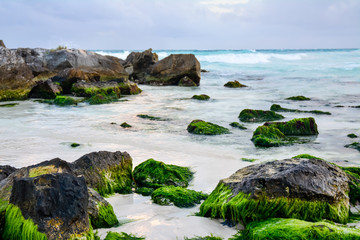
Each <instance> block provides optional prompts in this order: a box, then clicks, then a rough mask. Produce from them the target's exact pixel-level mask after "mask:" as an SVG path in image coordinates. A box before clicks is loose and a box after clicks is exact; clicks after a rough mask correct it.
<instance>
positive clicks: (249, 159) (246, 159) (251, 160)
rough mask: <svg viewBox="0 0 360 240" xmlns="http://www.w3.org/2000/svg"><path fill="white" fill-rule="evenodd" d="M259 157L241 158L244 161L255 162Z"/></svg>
mask: <svg viewBox="0 0 360 240" xmlns="http://www.w3.org/2000/svg"><path fill="white" fill-rule="evenodd" d="M256 160H257V159H255V158H241V161H244V162H255V161H256Z"/></svg>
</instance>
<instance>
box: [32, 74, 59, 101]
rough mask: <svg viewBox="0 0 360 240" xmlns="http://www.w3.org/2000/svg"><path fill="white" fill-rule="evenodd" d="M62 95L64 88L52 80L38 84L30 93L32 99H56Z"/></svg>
mask: <svg viewBox="0 0 360 240" xmlns="http://www.w3.org/2000/svg"><path fill="white" fill-rule="evenodd" d="M61 93H62V88H61V87H60V86H59V85H57V84H55V83H53V81H51V80H50V79H48V80H46V81H40V82H38V83H37V84H36V85H35V86H34V87H33V88H32V89H31V91H30V93H29V97H30V98H44V99H54V98H56V96H57V95H60V94H61Z"/></svg>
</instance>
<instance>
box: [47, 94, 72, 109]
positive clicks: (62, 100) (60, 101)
mask: <svg viewBox="0 0 360 240" xmlns="http://www.w3.org/2000/svg"><path fill="white" fill-rule="evenodd" d="M50 101H51V100H50ZM52 103H53V104H54V105H57V106H61V107H64V106H72V105H77V101H76V100H75V99H73V98H72V97H67V96H56V98H55V99H54V101H53V102H52Z"/></svg>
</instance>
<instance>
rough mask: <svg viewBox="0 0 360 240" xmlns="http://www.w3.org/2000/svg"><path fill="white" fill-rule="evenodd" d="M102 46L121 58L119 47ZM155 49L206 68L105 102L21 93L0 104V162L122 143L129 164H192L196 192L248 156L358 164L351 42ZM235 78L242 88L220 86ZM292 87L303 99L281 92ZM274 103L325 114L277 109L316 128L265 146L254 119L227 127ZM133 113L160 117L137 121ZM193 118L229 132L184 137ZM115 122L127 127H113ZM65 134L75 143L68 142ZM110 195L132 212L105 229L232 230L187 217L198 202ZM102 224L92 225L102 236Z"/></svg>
mask: <svg viewBox="0 0 360 240" xmlns="http://www.w3.org/2000/svg"><path fill="white" fill-rule="evenodd" d="M102 52H103V53H106V54H111V55H114V56H120V57H122V58H125V57H126V55H127V54H128V52H126V51H107V52H106V51H102ZM157 52H158V54H159V56H160V58H163V57H166V56H168V55H169V54H170V53H179V52H181V53H182V52H191V53H194V54H195V55H196V56H197V58H198V59H199V60H200V62H201V65H202V68H203V69H206V70H209V71H210V72H207V73H202V79H201V86H200V87H190V88H187V87H176V86H167V87H156V86H144V85H141V86H140V88H141V89H142V90H143V93H141V94H140V95H138V96H129V97H126V98H124V100H128V101H122V102H117V103H112V104H107V105H98V106H88V105H80V106H78V107H56V106H51V105H46V104H41V103H38V102H33V101H22V102H19V103H20V104H19V105H17V106H15V107H12V108H0V141H1V143H2V144H1V145H0V164H2V165H4V164H10V165H12V166H15V167H22V166H26V165H30V164H35V163H39V162H41V161H44V160H49V159H52V158H55V157H60V158H62V159H64V160H67V161H74V160H76V159H77V158H79V157H80V156H82V155H84V154H86V153H89V152H92V151H100V150H108V151H117V150H119V151H127V152H128V153H130V155H131V156H132V158H133V160H134V166H136V165H137V164H139V163H140V162H142V161H144V160H146V159H148V158H154V159H157V160H160V161H163V162H165V163H171V164H177V165H182V166H189V167H191V168H192V170H194V171H195V172H196V173H195V178H194V180H193V181H192V182H191V186H190V188H191V189H195V190H201V191H204V192H211V191H212V190H213V189H214V188H215V186H216V184H217V183H218V181H219V180H220V179H222V178H225V177H228V176H229V175H231V174H232V173H234V172H235V171H236V170H238V169H239V168H242V167H244V166H247V165H249V164H253V163H249V162H243V161H241V158H255V159H259V160H258V161H257V162H262V161H269V160H275V159H284V158H289V157H292V156H295V155H297V154H301V153H309V154H311V155H315V156H318V157H321V158H324V159H327V160H329V161H332V162H336V163H338V164H343V165H356V166H358V165H359V163H360V161H359V160H360V153H359V152H358V151H357V150H354V149H348V148H344V145H345V144H349V143H351V142H354V141H360V140H359V138H358V139H350V138H348V137H347V136H346V135H347V134H349V133H355V134H357V135H360V126H359V122H360V109H359V108H350V107H349V106H356V105H360V57H359V56H360V50H356V49H353V50H305V51H304V50H302V51H300V50H292V51H289V50H263V51H157ZM236 79H237V80H239V81H240V82H241V83H243V84H245V85H248V86H249V87H248V88H242V89H228V88H225V87H223V85H224V84H225V83H226V82H227V81H230V80H236ZM194 94H208V95H209V96H210V97H211V99H210V100H209V101H205V102H203V101H197V100H192V99H190V98H191V97H192V96H193V95H194ZM297 95H304V96H307V97H310V98H311V99H312V100H311V101H304V102H297V101H288V100H284V99H285V98H286V97H290V96H297ZM273 103H277V104H280V105H281V106H282V107H285V108H296V109H302V110H315V109H316V110H322V111H329V112H331V113H332V115H331V116H327V115H313V114H307V113H282V114H283V115H284V116H285V117H286V118H285V120H290V119H293V118H299V117H308V116H311V117H314V118H315V120H316V122H317V124H318V128H319V133H320V134H319V135H318V137H317V138H314V139H312V141H311V142H309V143H307V144H301V145H300V144H298V145H292V146H284V147H278V148H270V149H259V148H255V147H254V145H253V144H252V142H251V141H250V139H251V137H252V132H253V131H254V130H255V129H256V127H257V126H259V125H261V124H262V123H245V124H244V125H245V126H246V127H247V128H248V129H247V130H238V129H232V128H231V127H230V126H228V124H229V123H231V122H233V121H237V120H238V119H237V116H238V115H239V113H240V111H241V110H242V109H244V108H253V109H264V110H266V109H269V108H270V106H271V105H272V104H273ZM337 105H343V106H345V107H342V108H338V107H335V106H337ZM137 114H149V115H153V116H157V117H162V118H167V119H169V121H150V120H146V119H140V118H138V117H136V115H137ZM194 119H202V120H205V121H210V122H213V123H216V124H219V125H222V126H225V127H229V128H230V130H231V131H232V134H228V135H221V136H195V135H190V134H188V133H187V131H186V127H187V125H188V124H189V123H190V122H191V121H192V120H194ZM111 122H115V123H117V124H116V125H112V124H110V123H111ZM122 122H127V123H129V124H131V125H132V126H133V128H131V129H123V128H121V127H120V126H119V124H121V123H122ZM72 142H78V143H80V144H81V146H80V147H79V148H71V147H70V146H69V145H70V144H71V143H72ZM109 201H110V202H111V203H112V204H113V206H114V209H115V212H116V214H117V216H118V217H119V219H120V220H134V221H133V222H131V223H127V224H124V225H122V226H120V227H118V228H115V229H111V230H112V231H119V232H121V231H125V232H128V233H135V234H138V235H145V236H147V239H182V237H183V236H187V237H192V236H194V235H208V234H210V233H213V234H214V235H218V236H223V237H226V238H227V237H229V236H230V235H232V234H234V233H236V228H229V227H227V226H223V225H221V224H220V223H219V221H217V220H210V219H204V218H199V217H195V216H190V215H193V213H194V212H196V211H198V207H197V208H190V209H179V208H176V207H173V206H170V207H163V206H157V205H156V204H152V203H151V201H150V198H149V197H142V196H139V195H137V194H130V195H124V196H121V195H115V196H112V197H110V198H109ZM108 230H109V229H104V230H101V231H100V234H101V236H104V234H105V233H106V231H108Z"/></svg>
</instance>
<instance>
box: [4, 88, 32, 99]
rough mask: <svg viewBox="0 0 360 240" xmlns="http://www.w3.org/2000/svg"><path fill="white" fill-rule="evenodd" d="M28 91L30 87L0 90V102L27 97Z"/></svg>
mask: <svg viewBox="0 0 360 240" xmlns="http://www.w3.org/2000/svg"><path fill="white" fill-rule="evenodd" d="M30 91H31V89H8V90H0V102H2V101H17V100H25V99H28V98H29V93H30Z"/></svg>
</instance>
